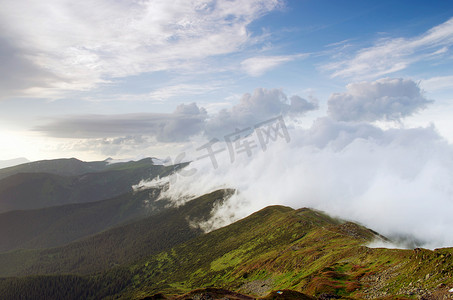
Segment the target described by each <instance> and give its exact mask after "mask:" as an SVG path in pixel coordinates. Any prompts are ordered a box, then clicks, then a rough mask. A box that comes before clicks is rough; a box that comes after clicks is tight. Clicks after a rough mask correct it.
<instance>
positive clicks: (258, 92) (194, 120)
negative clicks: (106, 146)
mask: <svg viewBox="0 0 453 300" xmlns="http://www.w3.org/2000/svg"><path fill="white" fill-rule="evenodd" d="M317 108H318V103H317V100H316V99H313V98H310V100H306V99H303V98H301V97H299V96H297V95H293V96H291V97H290V98H289V99H288V97H287V96H286V95H285V93H283V91H282V90H280V89H270V90H267V89H263V88H259V89H255V91H254V92H253V94H244V95H243V96H242V98H241V99H240V101H239V103H238V104H236V105H234V106H233V107H231V108H224V109H221V110H220V111H218V112H214V113H212V114H211V115H209V114H208V113H207V111H206V110H205V109H204V108H202V107H199V106H198V105H197V104H196V103H190V104H180V105H178V106H177V107H176V109H175V111H174V112H173V113H170V114H168V113H167V114H166V113H160V114H159V113H138V114H116V115H80V116H66V117H61V118H58V119H53V120H51V122H49V123H47V124H44V125H41V126H36V127H35V128H34V130H35V131H38V132H41V133H44V134H46V135H48V136H52V137H59V138H75V139H83V138H86V139H105V138H107V139H108V140H105V141H122V140H124V137H125V136H126V137H127V141H129V144H130V143H133V142H134V141H140V140H136V137H137V136H138V137H142V136H147V137H153V138H155V139H156V140H157V141H159V142H173V143H174V142H182V141H188V140H189V138H191V137H193V136H196V135H200V134H206V135H207V136H209V137H220V136H223V135H224V134H226V133H231V132H232V131H234V130H235V129H236V128H241V129H244V128H246V127H249V126H253V125H255V124H256V123H260V122H263V121H266V120H267V119H269V118H273V117H276V116H278V115H301V114H303V113H305V112H308V111H311V110H316V109H317ZM131 137H133V138H131ZM115 139H116V140H115ZM112 143H113V142H112ZM113 144H115V145H119V143H113Z"/></svg>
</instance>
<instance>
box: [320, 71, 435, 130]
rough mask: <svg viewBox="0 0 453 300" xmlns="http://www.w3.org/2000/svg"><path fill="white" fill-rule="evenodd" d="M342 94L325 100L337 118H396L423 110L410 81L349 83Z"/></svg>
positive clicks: (423, 103) (425, 101)
mask: <svg viewBox="0 0 453 300" xmlns="http://www.w3.org/2000/svg"><path fill="white" fill-rule="evenodd" d="M346 89H347V91H346V92H345V93H335V94H333V95H331V97H330V98H329V101H328V113H329V116H331V117H332V118H333V119H335V120H339V121H369V122H373V121H379V120H390V121H398V120H400V119H401V118H403V117H407V116H410V115H413V114H414V113H416V112H418V111H420V110H422V109H424V108H425V107H426V106H427V105H428V104H429V103H431V102H432V101H430V100H428V99H426V98H425V97H424V95H423V93H422V91H421V90H420V87H419V86H418V85H417V84H416V83H415V82H414V81H412V80H409V79H401V78H384V79H380V80H377V81H374V82H359V83H352V84H349V85H347V86H346Z"/></svg>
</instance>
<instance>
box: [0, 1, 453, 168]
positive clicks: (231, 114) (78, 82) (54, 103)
mask: <svg viewBox="0 0 453 300" xmlns="http://www.w3.org/2000/svg"><path fill="white" fill-rule="evenodd" d="M1 2H2V5H1V9H0V60H1V61H0V65H1V68H0V72H1V73H0V74H1V76H0V87H1V88H0V138H1V139H2V143H1V145H0V160H7V159H13V158H17V157H26V158H28V159H29V160H39V159H50V158H56V157H77V158H80V159H83V160H97V159H105V158H107V157H113V158H136V157H146V156H157V157H163V156H167V155H169V154H170V155H175V154H176V153H179V152H180V151H181V150H182V149H186V148H185V147H186V145H187V142H190V141H191V142H192V144H193V143H194V142H193V140H196V142H195V143H200V138H201V137H205V138H213V137H218V138H219V139H222V138H223V135H224V134H225V133H228V132H231V131H232V130H234V129H235V128H243V127H244V126H248V125H250V124H253V123H254V122H255V123H256V122H259V121H265V120H266V118H270V117H272V116H274V115H278V114H284V115H285V116H286V115H291V117H292V118H293V119H298V120H299V121H298V123H299V124H300V125H301V126H305V128H309V127H310V126H312V124H313V121H314V120H316V119H317V118H319V117H322V116H325V115H326V114H328V113H330V111H329V109H330V110H331V111H332V110H337V111H332V113H333V115H337V118H340V119H341V118H342V117H341V116H339V115H338V114H340V112H339V110H341V103H340V102H341V101H337V102H336V101H334V99H340V98H342V97H343V98H345V97H346V96H348V95H349V94H351V93H354V92H355V93H356V94H357V99H359V100H357V103H355V104H358V103H359V102H360V99H362V98H363V97H362V96H360V95H358V94H360V93H361V92H363V91H364V90H363V89H365V90H366V89H367V88H366V87H364V86H365V85H366V84H368V85H370V86H372V85H373V83H375V84H377V82H378V81H379V80H388V81H389V82H390V79H395V80H396V79H402V80H406V81H407V80H409V81H410V82H408V83H407V84H406V86H409V85H411V84H412V82H413V83H415V85H416V86H412V87H411V88H412V89H414V92H415V93H417V92H418V90H417V89H420V91H419V92H420V93H421V94H420V95H419V98H417V99H418V100H416V101H415V102H410V101H409V102H410V103H409V102H408V103H405V104H402V105H406V104H407V107H406V108H405V110H404V112H403V113H402V115H401V116H398V115H397V113H400V112H397V113H393V115H392V114H388V115H385V114H384V115H383V116H384V119H382V118H380V117H379V116H374V117H373V116H371V115H369V114H368V115H367V116H366V117H363V118H362V119H361V121H369V122H374V124H377V123H379V122H381V121H382V122H381V124H379V126H381V127H382V126H384V127H389V126H390V127H392V126H393V127H395V126H406V127H420V126H422V127H423V126H431V124H432V125H433V126H435V128H436V130H437V132H439V133H440V134H441V135H442V136H443V137H444V138H445V139H447V140H448V141H453V131H452V130H451V129H450V128H451V127H452V125H453V121H451V119H452V118H451V112H453V102H452V101H451V100H453V99H452V96H451V95H452V90H453V71H452V70H453V53H452V47H451V46H452V44H453V3H452V2H451V1H430V2H427V1H404V0H403V1H379V2H376V1H358V0H357V1H353V0H348V1H322V0H321V1H319V0H317V1H314V0H313V1H310V0H287V1H285V0H247V1H234V0H233V1H230V0H228V1H227V0H218V1H207V0H191V1H187V0H181V1H171V3H170V2H168V1H164V0H152V1H151V0H150V1H145V0H140V1H131V0H128V1H122V0H116V1H107V0H97V1H77V2H74V1H66V0H58V1H57V0H47V1H38V2H37V1H31V0H30V1H28V0H24V1H12V0H2V1H1ZM370 86H369V88H370ZM353 89H355V90H354V91H352V90H353ZM371 89H372V88H371ZM384 90H385V87H383V88H382V91H380V92H381V93H384V94H383V95H377V96H378V97H380V96H383V97H388V96H389V95H387V94H386V91H384ZM260 93H261V94H260ZM377 93H379V91H377ZM404 93H405V91H403V92H402V94H400V95H398V96H406V95H405V94H404ZM365 94H366V91H365ZM260 95H261V98H262V97H264V98H265V97H266V95H267V96H268V98H269V99H268V101H267V102H266V101H261V98H260ZM342 95H343V96H342ZM395 95H396V94H395ZM395 95H393V96H395ZM366 96H367V95H365V97H366ZM247 97H248V98H249V100H247ZM272 97H274V98H275V99H274V98H272ZM361 97H362V98H361ZM410 97H411V96H409V98H410ZM296 98H297V99H298V100H299V102H298V101H296V100H294V101H295V102H294V105H291V104H290V102H291V101H293V100H292V99H296ZM343 98H342V99H343ZM346 98H347V97H346ZM250 99H251V100H250ZM254 101H255V102H254ZM272 101H274V102H275V103H271V102H272ZM329 101H330V102H331V103H333V102H335V103H337V104H338V105H337V106H336V108H332V107H333V106H331V108H329ZM296 102H298V103H299V105H298V106H297V105H296V104H297V103H296ZM396 102H398V100H397V101H396ZM263 103H264V104H263ZM274 104H276V105H274ZM355 104H354V103H349V105H350V107H343V109H346V110H352V111H354V109H355V108H357V107H353V106H354V105H355ZM266 105H267V106H266ZM285 105H286V106H285ZM375 108H376V109H386V108H385V107H380V108H378V107H375ZM240 111H241V112H242V115H241V113H240ZM245 111H247V114H246V113H245ZM328 111H329V112H328ZM355 113H356V114H362V113H363V114H364V115H365V114H367V113H366V112H363V107H362V111H356V112H355ZM351 114H352V113H351ZM371 114H373V113H371ZM251 116H253V117H251ZM357 117H358V116H352V115H350V116H349V117H348V118H357ZM400 117H404V118H405V119H404V124H403V123H402V122H401V118H400ZM359 119H360V118H359ZM344 120H345V119H344Z"/></svg>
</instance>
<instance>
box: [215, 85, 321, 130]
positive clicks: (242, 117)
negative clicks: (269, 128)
mask: <svg viewBox="0 0 453 300" xmlns="http://www.w3.org/2000/svg"><path fill="white" fill-rule="evenodd" d="M316 109H318V103H317V100H316V99H310V100H306V99H303V98H301V97H299V96H297V95H294V96H292V97H290V98H289V99H288V97H287V96H286V94H285V93H284V92H283V91H282V90H281V89H264V88H258V89H255V91H254V92H253V94H249V93H247V94H244V95H243V96H242V98H241V99H240V101H239V103H238V104H236V105H235V106H233V107H232V108H231V109H222V110H221V111H220V112H219V113H218V114H216V115H214V116H212V117H211V118H209V120H208V122H207V125H206V132H207V133H208V135H210V136H222V135H223V134H225V133H227V132H231V131H232V130H234V129H235V128H240V129H242V128H246V127H249V126H253V125H255V124H256V123H260V122H263V121H265V120H267V119H270V118H273V117H276V116H278V115H287V114H294V115H300V114H303V113H306V112H308V111H312V110H316Z"/></svg>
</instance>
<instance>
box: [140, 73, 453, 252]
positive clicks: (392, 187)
mask: <svg viewBox="0 0 453 300" xmlns="http://www.w3.org/2000/svg"><path fill="white" fill-rule="evenodd" d="M382 82H385V83H389V84H390V85H391V86H393V84H396V86H397V87H403V88H404V89H403V90H402V91H401V93H402V95H403V96H408V95H412V98H414V99H418V97H419V96H420V95H419V93H418V92H419V90H418V89H417V88H415V87H416V85H415V83H413V82H410V81H405V80H400V79H395V80H393V79H392V80H390V79H386V80H385V81H378V82H370V83H367V84H364V83H361V84H359V85H358V86H357V88H354V89H352V90H353V91H354V93H353V94H354V97H355V101H356V102H355V103H356V105H358V107H364V106H366V103H368V101H369V97H368V96H369V95H370V94H372V95H376V93H377V94H379V95H380V91H381V90H382V87H376V85H378V84H382ZM358 87H361V88H358ZM370 87H374V88H372V89H371V90H373V91H375V93H371V92H370ZM408 87H409V89H407V88H408ZM383 90H385V91H388V90H387V87H386V88H384V89H383ZM390 90H391V89H390ZM376 91H377V92H376ZM408 91H410V92H408ZM349 92H350V93H351V91H349ZM249 97H252V96H249ZM245 99H249V98H247V97H246V98H245ZM422 99H424V98H422ZM425 100H426V99H425ZM425 100H423V101H422V100H420V101H421V103H423V105H422V104H417V105H415V106H413V105H409V107H411V108H410V109H409V110H408V108H407V107H406V105H390V107H391V108H392V109H391V110H389V107H387V106H386V105H384V106H383V107H382V106H381V105H374V104H373V105H370V106H369V107H368V110H369V112H370V113H371V115H372V116H373V117H369V118H365V120H366V121H370V120H375V119H376V116H378V117H379V118H384V117H385V116H387V115H388V114H389V112H391V113H392V114H394V113H396V114H397V115H398V116H399V117H400V118H403V117H404V116H406V115H410V113H409V112H412V111H413V110H414V109H415V108H417V110H418V109H422V108H423V107H424V105H426V103H424V102H426V101H425ZM360 101H362V102H360ZM245 103H248V102H247V101H246V102H245ZM404 103H406V102H404ZM417 103H418V102H417ZM337 104H338V103H335V104H334V105H335V107H336V105H337ZM329 105H330V103H329ZM329 109H330V111H332V108H331V107H330V106H329ZM392 114H391V115H392ZM288 116H289V115H288ZM353 119H354V122H350V121H348V122H346V121H341V120H338V119H335V118H333V117H332V116H325V117H321V118H318V119H317V120H315V122H314V123H313V124H312V126H311V127H309V128H300V127H297V126H294V125H291V126H289V125H290V122H288V123H287V125H288V126H287V128H288V130H289V133H290V137H291V140H290V142H288V140H285V139H284V138H282V137H280V138H278V139H275V140H273V141H272V143H271V144H270V145H269V147H268V148H266V149H265V151H264V150H263V149H261V148H259V147H257V148H255V149H254V152H253V153H252V154H249V155H247V153H245V152H244V151H242V152H240V151H236V153H235V157H234V158H235V159H234V160H231V153H229V152H228V151H224V152H221V153H218V154H217V155H216V159H217V161H218V164H219V167H218V168H214V167H213V165H212V162H211V161H210V160H209V159H198V160H194V162H193V163H192V164H191V165H190V166H188V167H187V170H186V171H190V172H188V173H181V174H180V175H179V176H178V177H177V180H173V182H171V183H170V185H169V189H168V190H167V191H166V194H165V196H166V197H172V198H173V199H179V200H180V199H187V197H189V196H195V195H201V194H204V193H207V192H209V191H212V190H215V189H218V188H225V187H228V188H235V189H237V190H238V193H237V194H236V195H234V196H233V197H232V198H230V199H229V200H228V201H227V202H226V203H225V204H224V205H222V206H219V207H217V208H216V209H215V211H214V215H213V218H212V219H211V220H209V221H208V222H205V223H203V224H201V225H202V226H203V228H205V229H207V230H210V229H214V228H218V227H220V226H224V225H226V224H229V223H231V222H232V221H234V220H237V219H239V218H242V217H245V216H247V215H248V214H250V213H252V212H254V211H256V210H258V209H260V208H263V207H265V206H268V205H273V204H281V205H289V206H291V207H294V208H300V207H313V208H316V209H320V210H323V211H326V212H328V213H330V214H332V215H335V216H338V217H341V218H344V219H347V220H353V221H356V222H360V223H362V224H364V225H366V226H368V227H370V228H372V229H374V230H377V231H378V232H380V233H382V234H384V235H387V236H389V237H391V238H395V239H397V240H399V241H400V240H404V239H407V240H410V241H411V242H414V241H417V242H418V243H419V245H422V246H424V247H429V248H434V247H442V246H453V232H452V231H451V228H452V226H453V218H451V212H452V211H453V187H452V184H451V183H452V182H453V146H452V145H450V144H449V143H448V142H446V141H445V140H444V139H443V138H442V137H441V136H440V135H439V134H438V133H437V131H436V129H435V128H434V127H433V126H429V127H418V128H404V126H401V127H399V128H391V129H385V130H384V129H382V128H379V127H377V126H376V125H373V124H371V123H369V122H365V121H358V120H356V118H353ZM286 120H287V121H289V119H286ZM401 121H402V122H403V121H404V120H401ZM253 137H256V136H255V135H254V136H253ZM253 137H248V138H253ZM218 146H219V147H220V145H218ZM200 151H201V150H200ZM200 151H197V152H194V153H192V156H193V157H194V158H196V157H197V156H200V155H201V152H200ZM186 154H188V153H186ZM192 173H193V174H192ZM187 174H191V176H188V175H187ZM156 184H162V181H161V182H156V181H154V182H148V183H143V186H145V187H146V186H153V185H156Z"/></svg>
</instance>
